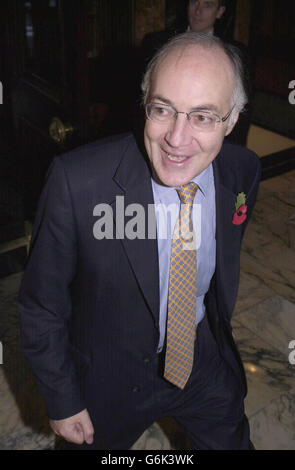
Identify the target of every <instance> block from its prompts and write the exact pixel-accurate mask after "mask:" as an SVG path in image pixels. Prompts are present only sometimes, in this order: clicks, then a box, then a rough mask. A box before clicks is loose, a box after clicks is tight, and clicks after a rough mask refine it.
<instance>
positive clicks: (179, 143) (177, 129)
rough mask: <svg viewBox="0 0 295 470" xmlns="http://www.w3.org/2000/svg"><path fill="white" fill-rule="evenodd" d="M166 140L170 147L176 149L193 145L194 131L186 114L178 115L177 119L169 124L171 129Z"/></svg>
mask: <svg viewBox="0 0 295 470" xmlns="http://www.w3.org/2000/svg"><path fill="white" fill-rule="evenodd" d="M165 139H166V142H167V143H168V144H169V145H170V147H174V148H176V147H183V146H185V145H189V144H190V143H191V140H192V129H191V126H190V124H189V122H188V119H187V115H186V114H184V113H183V114H178V115H177V117H176V118H175V119H174V120H173V121H171V122H170V123H169V129H168V131H167V132H166V136H165Z"/></svg>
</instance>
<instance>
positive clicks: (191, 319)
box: [164, 183, 198, 389]
mask: <svg viewBox="0 0 295 470" xmlns="http://www.w3.org/2000/svg"><path fill="white" fill-rule="evenodd" d="M197 189H198V186H197V185H196V184H195V183H189V184H186V185H184V186H182V187H181V189H180V190H177V192H178V195H179V198H180V201H181V209H180V214H179V218H178V220H177V222H176V225H175V228H174V233H173V240H172V247H171V259H170V274H169V293H168V322H167V346H166V355H165V369H164V377H165V378H166V379H167V380H169V382H172V383H173V384H174V385H176V386H177V387H179V388H181V389H183V388H184V387H185V384H186V382H187V381H188V379H189V376H190V374H191V371H192V366H193V359H194V342H195V337H196V326H195V323H196V302H197V255H196V249H195V243H194V237H193V226H192V220H191V213H192V207H193V201H194V197H195V194H196V192H197Z"/></svg>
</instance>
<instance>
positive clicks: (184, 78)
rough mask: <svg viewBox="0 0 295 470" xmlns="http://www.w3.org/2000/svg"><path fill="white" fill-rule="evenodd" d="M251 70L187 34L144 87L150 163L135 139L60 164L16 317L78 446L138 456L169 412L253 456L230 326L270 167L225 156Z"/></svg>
mask: <svg viewBox="0 0 295 470" xmlns="http://www.w3.org/2000/svg"><path fill="white" fill-rule="evenodd" d="M240 74H241V70H240V64H239V59H238V58H237V57H236V55H235V53H234V52H232V51H231V50H230V49H229V48H227V47H224V45H223V44H222V43H221V41H220V40H218V39H217V38H215V37H211V36H208V35H203V34H196V33H186V34H184V35H181V36H178V37H176V38H174V39H173V41H172V42H171V43H169V44H168V45H166V46H165V47H164V48H163V49H162V50H161V51H160V52H159V53H158V55H157V56H156V57H155V58H154V61H153V62H152V63H151V65H150V67H149V69H148V70H147V72H146V75H145V78H144V80H143V85H142V88H143V92H144V103H145V106H146V113H147V119H146V125H145V131H144V144H145V152H146V155H147V157H148V159H147V160H148V163H147V162H146V161H145V159H144V158H143V151H141V150H140V148H141V145H140V146H139V147H138V146H137V144H136V142H135V140H134V137H133V136H132V135H124V136H118V137H113V138H111V139H108V140H103V141H101V142H96V143H92V144H90V145H87V146H84V147H81V148H79V149H77V150H75V151H72V152H70V153H68V154H65V155H63V156H59V157H57V158H56V159H55V160H54V162H53V164H52V166H51V169H50V171H49V174H48V179H47V183H46V185H45V188H44V191H43V193H42V197H41V200H40V204H39V210H38V215H37V218H36V222H35V226H34V233H33V238H32V247H31V252H30V258H29V261H28V265H27V268H26V272H25V275H24V279H23V281H22V285H21V290H20V295H19V309H20V312H21V321H22V341H23V347H24V351H25V353H26V356H27V357H28V359H29V361H30V363H31V365H32V368H33V370H34V373H35V376H36V380H37V383H38V386H39V388H40V391H41V393H42V395H43V397H44V399H45V401H46V404H47V408H48V414H49V418H50V424H51V427H52V429H53V430H54V432H55V433H56V434H57V435H60V436H62V437H64V439H65V440H66V441H68V444H67V448H75V449H85V448H86V449H128V448H130V447H131V446H132V444H133V443H134V442H135V441H136V440H137V438H138V437H139V436H140V435H141V433H142V432H143V431H144V430H145V429H146V428H147V427H148V426H150V425H151V424H152V423H153V422H154V421H156V420H158V419H159V418H161V417H163V416H173V417H175V419H176V420H177V421H178V422H179V423H180V424H181V425H183V427H184V428H185V430H186V431H187V433H188V436H189V438H190V440H191V443H192V445H193V447H194V448H195V449H251V448H252V444H251V442H250V439H249V426H248V421H247V418H246V416H245V414H244V405H243V401H244V397H245V394H246V380H245V374H244V370H243V365H242V362H241V359H240V356H239V353H238V350H237V348H236V346H235V343H234V340H233V337H232V333H231V326H230V320H231V315H232V311H233V308H234V304H235V299H236V295H237V291H238V279H239V257H240V246H241V240H242V236H243V233H244V230H245V227H246V223H247V221H248V220H249V217H250V214H251V211H252V209H253V205H254V202H255V198H256V193H257V188H258V183H259V179H260V163H259V159H258V158H257V157H256V156H255V155H254V154H253V153H252V152H250V151H248V150H245V149H242V148H241V147H239V146H235V145H231V144H223V140H224V137H225V135H227V134H228V133H230V132H231V130H232V129H233V127H234V125H235V122H236V121H237V119H238V115H239V110H240V109H242V107H243V106H244V104H245V99H246V97H245V93H244V90H243V84H242V79H241V75H240ZM118 112H120V113H122V119H124V110H118ZM188 198H190V199H188ZM180 201H181V210H179V208H180ZM154 204H156V205H157V206H155V205H154ZM159 205H160V207H161V208H162V209H163V208H164V209H163V211H162V212H161V210H158V206H159ZM168 208H169V211H170V212H169V213H170V218H169V221H170V223H168V222H167V220H168V218H165V217H162V215H161V214H163V213H167V211H166V209H168ZM165 211H166V212H165ZM187 211H188V212H187ZM134 214H135V215H134ZM163 221H164V222H166V223H164V228H165V229H166V230H167V232H166V235H164V236H163V232H162V229H163ZM161 224H162V226H161ZM192 224H193V230H194V231H195V233H196V236H195V237H193V238H192V239H191V238H188V237H187V234H189V233H190V235H191V233H192ZM174 226H175V227H179V226H180V227H181V229H180V232H181V234H180V237H179V236H178V235H177V234H175V232H174V233H173V230H174ZM172 233H173V237H172ZM177 243H180V245H177ZM187 243H188V245H187ZM175 244H176V245H175ZM169 266H170V268H169ZM175 296H176V297H177V298H176V300H175ZM172 304H173V305H172Z"/></svg>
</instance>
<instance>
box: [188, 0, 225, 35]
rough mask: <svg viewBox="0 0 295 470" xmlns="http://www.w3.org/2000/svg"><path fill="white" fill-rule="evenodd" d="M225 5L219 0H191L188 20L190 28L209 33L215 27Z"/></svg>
mask: <svg viewBox="0 0 295 470" xmlns="http://www.w3.org/2000/svg"><path fill="white" fill-rule="evenodd" d="M224 10H225V7H224V6H221V7H220V6H219V1H218V0H190V1H189V4H188V21H189V25H190V29H191V30H192V31H196V32H198V33H208V32H209V31H210V30H212V29H213V27H214V23H215V21H216V19H217V18H221V17H222V15H223V13H224Z"/></svg>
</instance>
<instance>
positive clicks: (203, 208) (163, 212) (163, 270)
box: [152, 164, 216, 353]
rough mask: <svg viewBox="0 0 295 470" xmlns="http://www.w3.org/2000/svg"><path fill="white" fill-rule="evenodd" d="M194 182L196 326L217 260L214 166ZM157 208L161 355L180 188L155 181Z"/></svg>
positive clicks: (208, 168) (201, 313)
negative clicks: (195, 191)
mask: <svg viewBox="0 0 295 470" xmlns="http://www.w3.org/2000/svg"><path fill="white" fill-rule="evenodd" d="M192 181H193V182H195V183H197V185H198V186H199V189H198V191H197V193H196V196H195V199H194V208H193V226H194V231H195V233H196V239H197V240H196V241H197V307H196V327H197V325H198V323H199V322H200V321H201V320H202V319H203V317H204V315H205V305H204V297H205V294H206V293H207V292H208V289H209V285H210V281H211V278H212V276H213V274H214V271H215V262H216V260H215V257H216V238H215V233H216V210H215V186H214V176H213V168H212V164H210V165H209V166H208V167H207V168H206V169H205V170H204V171H203V172H202V173H200V175H198V176H196V177H195V178H194V179H193V180H192ZM152 187H153V194H154V202H155V206H156V220H157V234H158V235H157V240H158V253H159V279H160V319H159V327H160V339H159V344H158V353H159V352H161V350H162V348H163V344H164V340H165V334H166V321H167V306H168V286H169V266H170V253H171V241H172V236H173V229H174V225H175V223H176V220H177V218H178V216H179V209H180V199H179V196H178V193H177V191H176V188H171V187H167V186H162V185H160V184H158V183H156V182H155V181H154V180H153V179H152Z"/></svg>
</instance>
